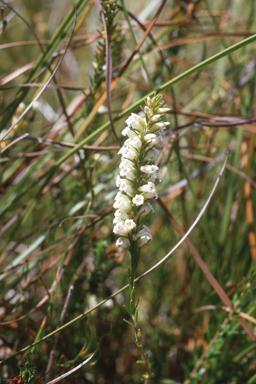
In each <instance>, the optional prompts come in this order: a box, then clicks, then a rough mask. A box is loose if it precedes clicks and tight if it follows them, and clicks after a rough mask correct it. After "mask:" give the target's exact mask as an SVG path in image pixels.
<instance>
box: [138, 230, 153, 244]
mask: <svg viewBox="0 0 256 384" xmlns="http://www.w3.org/2000/svg"><path fill="white" fill-rule="evenodd" d="M137 238H138V247H139V248H141V247H143V245H145V244H147V243H148V242H149V241H150V240H152V239H153V237H152V235H151V232H150V229H149V228H148V227H146V226H145V225H143V228H142V229H141V230H140V231H139V233H138V235H137Z"/></svg>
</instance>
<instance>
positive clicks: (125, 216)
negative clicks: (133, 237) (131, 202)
mask: <svg viewBox="0 0 256 384" xmlns="http://www.w3.org/2000/svg"><path fill="white" fill-rule="evenodd" d="M127 219H129V215H128V214H127V213H126V212H122V213H121V215H117V216H115V218H114V220H113V223H114V224H117V223H120V222H122V221H125V220H127Z"/></svg>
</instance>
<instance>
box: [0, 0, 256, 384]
mask: <svg viewBox="0 0 256 384" xmlns="http://www.w3.org/2000/svg"><path fill="white" fill-rule="evenodd" d="M97 4H98V5H99V4H100V3H98V2H95V3H94V1H89V0H78V1H77V4H76V5H77V7H76V13H77V16H75V1H73V0H52V1H48V0H45V1H43V2H40V1H33V0H24V1H18V0H17V1H16V0H14V1H7V0H6V1H5V2H4V1H2V0H1V21H0V23H1V24H0V27H1V31H0V74H1V76H0V130H1V133H0V138H1V139H2V138H3V136H4V135H5V133H7V132H8V134H7V135H6V137H5V138H4V139H3V140H2V142H1V144H0V145H1V147H0V150H1V157H0V167H1V172H0V180H1V187H0V192H1V200H0V247H1V252H0V263H1V265H0V273H1V274H0V326H1V329H0V359H1V360H2V362H1V365H0V369H1V370H2V375H1V378H0V383H4V382H5V381H4V380H5V379H12V381H11V382H12V383H23V382H28V381H29V380H30V381H29V382H30V383H36V382H37V383H39V382H44V383H46V382H49V381H51V380H53V379H56V381H54V382H57V381H59V380H60V377H61V376H62V375H63V374H65V373H69V376H68V378H65V379H63V380H65V382H66V383H99V384H110V383H111V384H121V383H131V384H132V383H138V382H140V379H141V376H142V374H143V372H144V367H143V365H141V364H136V361H137V360H138V359H139V352H138V350H137V348H136V346H135V345H134V343H133V342H132V337H133V331H132V328H131V327H130V326H129V325H128V324H127V323H125V322H124V321H123V319H124V318H126V319H127V313H126V311H125V309H124V304H125V303H127V302H128V300H129V295H128V291H127V290H122V292H120V293H119V294H118V295H116V296H114V297H112V298H110V299H109V300H108V301H106V303H105V304H104V305H99V306H98V308H97V309H95V310H93V311H92V310H89V311H88V309H93V308H94V307H95V306H96V305H97V304H98V303H100V302H101V301H102V300H104V299H106V298H108V297H109V296H110V295H113V294H115V292H116V291H118V290H119V289H121V288H122V287H124V286H125V285H126V284H127V277H128V273H127V270H128V268H129V255H128V254H126V253H125V252H121V251H119V250H117V248H116V246H115V241H116V236H115V235H114V234H113V232H112V229H113V224H112V220H113V208H112V205H113V198H114V196H115V194H116V192H117V188H116V186H115V182H114V179H115V177H116V175H117V174H118V165H119V161H120V158H119V155H117V152H118V148H119V146H120V141H122V140H123V138H122V137H121V130H122V129H123V128H124V126H125V123H124V121H125V119H126V118H127V117H128V116H129V114H130V113H131V112H135V113H138V112H139V111H140V107H139V106H140V105H142V101H141V99H142V98H145V97H146V96H147V95H148V94H149V93H150V92H152V91H153V90H158V91H161V93H162V95H163V98H164V100H165V102H166V104H167V106H168V107H170V108H171V111H170V112H169V113H168V114H167V118H166V120H168V121H170V123H171V124H170V126H169V129H168V131H166V133H165V145H164V147H163V149H162V152H161V156H160V159H159V164H160V170H161V174H162V182H161V183H160V184H159V185H158V190H159V195H160V197H161V199H160V200H159V203H157V201H156V203H155V204H154V209H155V212H154V213H153V214H151V215H150V217H149V218H148V222H147V223H146V224H147V225H148V226H149V227H150V228H151V230H152V234H153V241H152V242H151V243H150V244H149V245H148V246H145V247H144V248H143V250H142V255H141V259H140V262H139V266H138V275H140V274H142V273H143V272H145V271H146V270H147V269H149V268H150V267H152V266H153V265H154V264H155V263H156V262H157V261H159V260H161V259H162V258H163V257H164V256H165V255H166V254H167V253H168V252H169V250H170V249H171V248H172V247H173V246H174V245H175V244H176V243H177V242H178V241H179V239H180V238H181V236H182V233H184V232H186V231H187V230H188V229H189V227H190V226H191V225H192V223H193V222H194V220H195V219H196V217H197V215H198V214H199V212H200V210H201V209H202V207H203V205H204V203H205V202H206V200H207V198H208V196H209V194H210V192H211V190H212V188H213V185H214V182H215V180H216V178H217V176H218V174H219V172H220V169H221V166H222V165H223V163H224V160H225V157H226V152H227V150H229V156H228V161H227V166H226V169H225V171H224V175H223V177H222V178H221V180H220V183H219V185H218V187H217V190H216V191H215V194H214V196H213V198H212V199H211V201H210V204H209V206H208V207H207V209H206V211H205V213H204V215H203V217H202V219H201V220H200V222H199V224H198V225H197V226H196V228H195V229H194V230H193V232H192V234H191V235H190V236H189V239H187V240H186V242H184V244H182V245H181V246H180V247H179V248H178V249H177V250H176V251H175V252H174V254H172V255H171V257H170V258H169V259H168V260H167V261H166V262H165V263H164V264H161V265H160V266H159V267H158V268H157V269H155V270H154V271H153V272H152V273H151V274H150V275H148V276H146V277H145V278H143V279H141V280H140V281H139V282H138V283H137V296H138V297H139V296H141V299H140V303H139V324H140V326H141V329H142V343H143V346H144V349H145V351H146V353H147V356H148V359H149V361H150V363H151V371H152V372H153V373H154V377H153V378H152V379H151V380H150V382H151V383H157V384H175V383H176V384H177V383H184V384H189V383H190V384H199V383H200V384H201V383H207V384H217V383H219V384H240V383H241V384H245V383H248V384H253V383H255V382H256V358H255V347H256V344H255V341H256V336H255V325H256V319H255V315H256V308H255V273H254V270H255V256H256V245H255V244H256V243H255V220H254V216H255V207H256V194H255V188H256V182H255V173H256V171H255V170H256V161H255V133H256V126H255V121H256V119H255V80H256V60H255V47H256V43H255V42H253V39H254V38H252V39H251V40H250V41H249V43H247V45H245V44H243V43H241V44H240V45H238V46H237V47H236V48H234V50H233V52H232V53H230V52H229V54H226V53H225V52H224V54H223V57H222V58H220V56H221V52H223V51H225V49H228V48H229V47H231V46H232V45H233V44H235V43H239V42H242V41H244V40H245V39H248V38H250V36H253V35H254V34H255V33H256V20H255V14H256V2H255V1H254V0H247V1H246V2H245V1H243V0H233V1H232V0H222V1H218V0H216V1H214V2H211V1H209V0H201V1H200V0H197V1H191V2H190V1H189V0H184V1H182V0H175V1H165V0H163V1H157V0H148V1H133V0H132V1H127V0H120V1H116V2H115V1H104V2H103V3H101V5H100V6H101V7H102V9H103V10H104V13H103V15H104V16H103V17H100V15H99V11H98V8H97ZM102 20H103V21H104V23H103V22H102ZM152 21H153V22H152ZM72 29H73V32H72ZM106 32H107V33H106ZM70 38H71V39H70ZM69 40H70V41H69ZM66 48H67V50H66V51H65V49H66ZM106 52H107V53H108V54H107V55H106ZM227 53H228V52H227ZM216 54H217V55H218V54H219V56H218V57H216V60H215V59H214V60H215V61H214V60H212V63H210V62H209V61H207V59H210V58H212V57H213V56H214V55H216ZM111 57H112V65H111V60H110V58H111ZM61 58H62V59H63V60H62V62H61V64H60V65H59V67H57V65H58V63H59V61H60V59H61ZM217 59H218V60H217ZM213 61H214V62H213ZM200 63H201V64H202V65H201V67H200V68H199V67H197V68H196V69H195V70H194V71H191V69H192V68H193V66H196V65H197V64H200ZM55 69H56V70H57V71H56V74H55V75H54V77H53V79H52V73H53V71H54V70H55ZM199 69H200V70H199ZM186 71H188V72H186ZM189 71H190V72H189ZM193 72H194V73H193ZM177 76H179V78H177V79H176V80H175V81H174V82H175V84H174V82H172V81H171V80H172V79H175V78H176V77H177ZM111 78H112V85H111V86H110V84H111ZM49 80H50V81H49ZM48 81H49V83H48V84H47V82H48ZM44 84H47V86H46V87H45V88H46V89H45V90H44V92H43V93H42V94H40V92H41V91H42V87H43V85H44ZM110 94H111V98H110ZM35 97H38V100H37V101H36V102H35V103H34V104H33V105H32V107H31V108H30V109H29V110H28V112H27V113H25V114H24V117H23V116H22V114H23V112H24V111H25V110H26V107H27V106H28V105H29V104H30V102H31V101H32V100H33V99H34V98H35ZM110 101H111V102H110ZM110 106H111V108H109V107H110ZM111 115H112V116H113V122H112V128H111V125H110V123H109V121H110V120H111ZM19 118H20V120H19V121H18V119H19ZM17 121H18V122H17ZM16 123H17V124H16ZM15 124H16V125H15ZM12 125H14V127H13V129H12V130H10V131H8V129H9V128H10V127H11V126H12ZM177 223H178V224H177ZM202 260H203V261H204V263H205V264H204V263H203V262H202ZM215 279H216V280H215ZM87 312H88V313H87ZM69 322H70V323H69ZM67 323H69V324H68V325H67V326H64V327H63V328H62V329H61V331H60V332H58V333H54V331H56V329H57V328H58V327H59V326H60V325H63V324H67ZM42 338H43V340H42ZM38 340H41V341H40V342H39V343H37V344H35V345H34V346H31V344H33V343H34V342H35V341H38ZM29 351H30V354H29V353H28V352H29ZM11 356H13V357H12V358H11V359H9V358H10V357H11ZM89 357H91V360H90V361H88V362H87V363H84V365H83V367H81V368H80V369H77V370H75V371H74V372H72V369H74V368H75V367H78V366H79V365H80V364H81V363H83V362H85V361H87V359H88V358H89ZM6 359H7V360H6ZM19 367H20V368H19ZM33 367H34V368H33ZM47 371H48V374H47Z"/></svg>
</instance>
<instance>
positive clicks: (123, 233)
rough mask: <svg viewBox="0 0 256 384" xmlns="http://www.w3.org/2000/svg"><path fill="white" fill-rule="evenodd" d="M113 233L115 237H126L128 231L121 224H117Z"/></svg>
mask: <svg viewBox="0 0 256 384" xmlns="http://www.w3.org/2000/svg"><path fill="white" fill-rule="evenodd" d="M113 232H114V233H115V234H116V235H121V236H126V235H127V233H128V232H129V230H128V229H127V228H126V226H125V225H124V224H123V223H122V222H119V223H117V224H116V225H115V226H114V229H113Z"/></svg>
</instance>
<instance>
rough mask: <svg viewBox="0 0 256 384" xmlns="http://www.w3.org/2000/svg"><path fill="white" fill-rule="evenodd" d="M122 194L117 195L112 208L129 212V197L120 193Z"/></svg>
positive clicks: (130, 203) (130, 207)
mask: <svg viewBox="0 0 256 384" xmlns="http://www.w3.org/2000/svg"><path fill="white" fill-rule="evenodd" d="M121 195H122V196H119V197H118V198H117V199H116V201H115V203H114V208H115V209H120V210H121V211H123V212H127V213H129V212H131V210H132V202H131V200H130V199H129V197H127V196H125V195H123V194H121Z"/></svg>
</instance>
